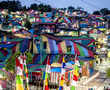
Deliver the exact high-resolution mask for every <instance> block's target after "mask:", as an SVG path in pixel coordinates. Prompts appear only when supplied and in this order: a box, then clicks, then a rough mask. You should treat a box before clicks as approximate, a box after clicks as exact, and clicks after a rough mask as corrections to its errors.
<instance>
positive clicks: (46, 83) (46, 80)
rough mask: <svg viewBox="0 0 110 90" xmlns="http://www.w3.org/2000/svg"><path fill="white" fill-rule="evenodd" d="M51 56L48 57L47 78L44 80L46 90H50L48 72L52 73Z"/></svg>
mask: <svg viewBox="0 0 110 90" xmlns="http://www.w3.org/2000/svg"><path fill="white" fill-rule="evenodd" d="M50 68H51V67H50V58H49V57H48V60H47V64H46V70H45V80H44V90H49V87H48V80H49V79H48V78H49V77H48V74H49V73H50Z"/></svg>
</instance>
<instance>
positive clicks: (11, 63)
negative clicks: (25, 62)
mask: <svg viewBox="0 0 110 90" xmlns="http://www.w3.org/2000/svg"><path fill="white" fill-rule="evenodd" d="M18 55H20V52H16V53H14V55H12V57H11V58H10V59H8V60H6V64H5V69H6V70H7V71H12V72H14V70H15V60H16V57H17V56H18Z"/></svg>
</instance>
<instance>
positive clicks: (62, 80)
mask: <svg viewBox="0 0 110 90" xmlns="http://www.w3.org/2000/svg"><path fill="white" fill-rule="evenodd" d="M64 67H65V59H64V57H63V60H62V68H61V77H60V78H61V79H60V86H59V90H63V84H64V74H65V69H64Z"/></svg>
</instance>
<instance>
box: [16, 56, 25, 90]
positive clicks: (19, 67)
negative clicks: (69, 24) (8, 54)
mask: <svg viewBox="0 0 110 90" xmlns="http://www.w3.org/2000/svg"><path fill="white" fill-rule="evenodd" d="M16 90H24V87H23V60H22V58H21V57H20V56H19V57H17V58H16Z"/></svg>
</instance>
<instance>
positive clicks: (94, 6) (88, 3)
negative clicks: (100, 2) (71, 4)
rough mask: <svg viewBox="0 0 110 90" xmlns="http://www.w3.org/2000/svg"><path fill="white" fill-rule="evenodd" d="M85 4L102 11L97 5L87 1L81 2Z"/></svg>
mask: <svg viewBox="0 0 110 90" xmlns="http://www.w3.org/2000/svg"><path fill="white" fill-rule="evenodd" d="M81 1H82V2H83V3H85V4H87V5H90V6H91V7H93V8H95V9H96V8H97V9H101V8H100V7H98V6H96V5H95V4H92V3H90V2H87V1H85V0H81Z"/></svg>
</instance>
